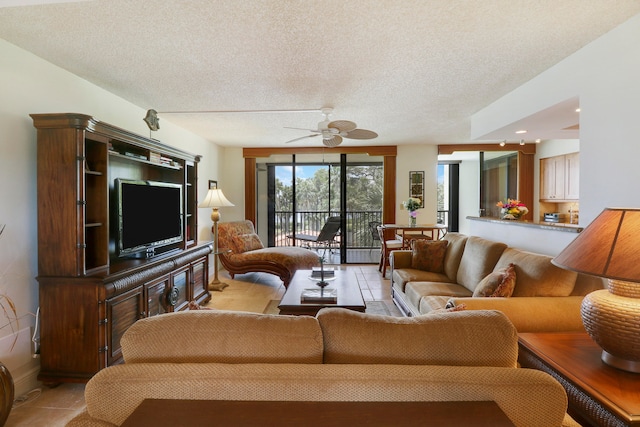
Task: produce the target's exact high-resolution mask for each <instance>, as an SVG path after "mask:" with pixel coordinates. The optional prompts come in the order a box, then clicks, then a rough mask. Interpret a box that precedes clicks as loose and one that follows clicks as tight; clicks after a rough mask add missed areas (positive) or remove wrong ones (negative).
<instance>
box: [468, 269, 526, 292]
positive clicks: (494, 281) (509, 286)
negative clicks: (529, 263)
mask: <svg viewBox="0 0 640 427" xmlns="http://www.w3.org/2000/svg"><path fill="white" fill-rule="evenodd" d="M515 284H516V270H515V265H514V264H509V266H508V267H505V268H501V269H499V270H496V271H494V272H492V273H489V275H487V276H486V277H485V278H484V279H482V281H481V282H480V283H478V286H476V289H475V290H474V291H473V296H474V297H497V296H502V297H509V296H511V294H512V293H513V289H514V287H515ZM498 290H499V292H498ZM507 294H508V295H507Z"/></svg>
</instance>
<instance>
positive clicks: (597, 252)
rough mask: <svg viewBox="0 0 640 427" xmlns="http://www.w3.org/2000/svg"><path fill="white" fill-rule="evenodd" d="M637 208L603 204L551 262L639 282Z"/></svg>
mask: <svg viewBox="0 0 640 427" xmlns="http://www.w3.org/2000/svg"><path fill="white" fill-rule="evenodd" d="M638 261H640V209H635V208H634V209H632V208H606V209H605V210H604V211H603V212H602V213H601V214H600V215H598V217H597V218H596V219H595V220H593V222H592V223H591V224H589V225H588V226H587V227H586V228H585V229H584V230H583V231H582V232H581V233H580V234H578V237H576V238H575V239H574V240H573V242H571V243H570V244H569V245H568V246H567V247H566V248H565V249H564V250H563V251H562V252H561V253H560V254H559V255H558V256H556V257H555V258H554V259H553V261H552V262H553V264H555V265H557V266H558V267H562V268H565V269H568V270H573V271H576V272H578V273H585V274H590V275H593V276H599V277H605V278H608V279H614V280H623V281H627V282H640V262H638Z"/></svg>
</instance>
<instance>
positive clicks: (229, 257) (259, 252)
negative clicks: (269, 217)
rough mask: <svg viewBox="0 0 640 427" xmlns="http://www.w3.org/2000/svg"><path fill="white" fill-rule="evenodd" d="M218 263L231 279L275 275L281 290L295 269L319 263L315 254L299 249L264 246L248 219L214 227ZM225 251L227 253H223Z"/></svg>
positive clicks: (309, 267)
mask: <svg viewBox="0 0 640 427" xmlns="http://www.w3.org/2000/svg"><path fill="white" fill-rule="evenodd" d="M218 248H220V249H219V252H220V255H219V257H220V262H221V263H222V265H223V266H224V268H225V269H226V270H227V271H228V272H229V274H230V275H231V278H233V277H234V276H235V275H236V274H243V273H252V272H263V273H270V274H275V275H276V276H278V277H279V278H280V279H281V280H282V282H283V283H284V286H285V288H286V287H288V286H289V282H291V279H292V278H293V275H294V274H295V272H296V270H310V269H311V267H314V266H317V265H319V264H320V260H319V256H318V254H317V253H315V252H313V251H311V250H309V249H305V248H299V247H268V248H266V247H264V245H263V244H262V241H261V240H260V237H258V235H257V234H256V232H255V228H254V227H253V223H252V222H251V221H249V220H244V221H232V222H221V223H220V224H218ZM226 251H229V252H226Z"/></svg>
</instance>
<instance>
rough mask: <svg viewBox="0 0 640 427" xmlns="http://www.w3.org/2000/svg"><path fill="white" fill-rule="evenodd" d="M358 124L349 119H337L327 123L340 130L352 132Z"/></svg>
mask: <svg viewBox="0 0 640 427" xmlns="http://www.w3.org/2000/svg"><path fill="white" fill-rule="evenodd" d="M357 126H358V125H356V124H355V123H353V122H350V121H349V120H335V121H333V122H330V123H329V124H328V125H327V127H330V128H334V129H338V130H339V131H340V132H351V131H352V130H354V129H355V128H356V127H357Z"/></svg>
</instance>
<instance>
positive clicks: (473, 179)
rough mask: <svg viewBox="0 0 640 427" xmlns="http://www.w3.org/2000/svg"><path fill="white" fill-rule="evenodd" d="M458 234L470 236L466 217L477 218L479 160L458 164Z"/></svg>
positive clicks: (468, 222)
mask: <svg viewBox="0 0 640 427" xmlns="http://www.w3.org/2000/svg"><path fill="white" fill-rule="evenodd" d="M459 203H460V209H459V211H460V212H459V220H460V224H459V225H460V227H459V232H460V233H462V234H471V224H470V221H469V220H468V219H467V217H468V216H478V215H479V206H480V158H479V154H478V159H477V160H475V161H474V160H463V161H462V162H460V200H459Z"/></svg>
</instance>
